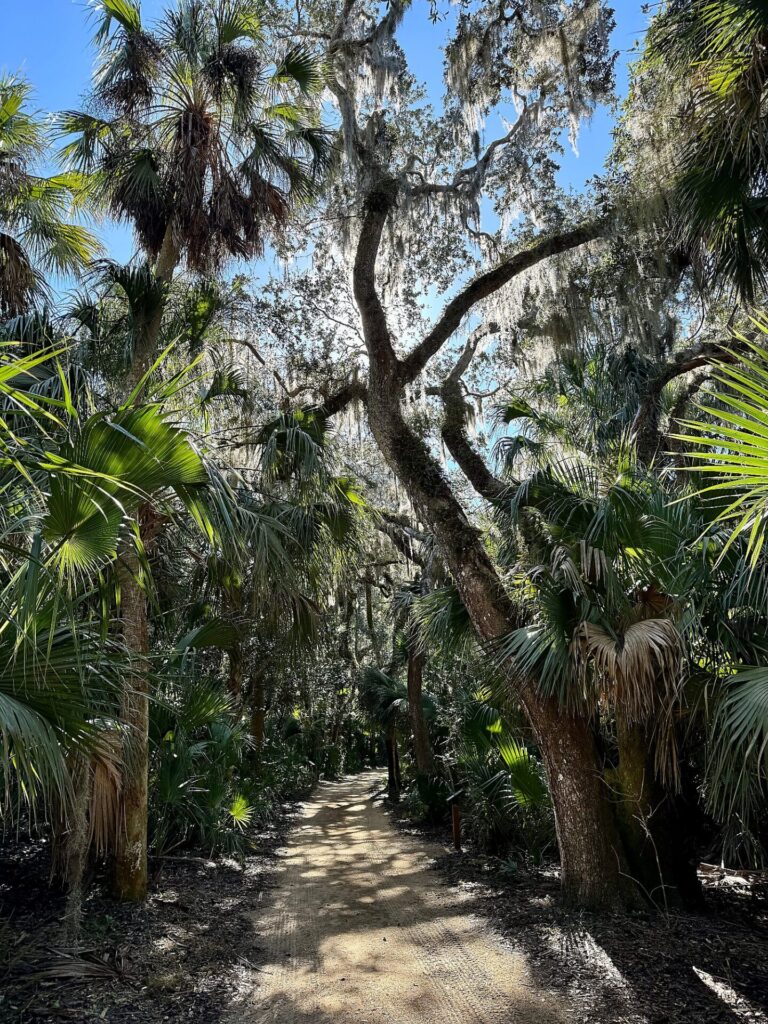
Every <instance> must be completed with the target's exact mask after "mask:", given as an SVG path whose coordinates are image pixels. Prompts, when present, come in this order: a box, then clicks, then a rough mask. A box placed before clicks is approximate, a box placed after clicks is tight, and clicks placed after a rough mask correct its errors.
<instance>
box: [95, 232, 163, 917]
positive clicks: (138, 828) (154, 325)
mask: <svg viewBox="0 0 768 1024" xmlns="http://www.w3.org/2000/svg"><path fill="white" fill-rule="evenodd" d="M179 256H180V254H179V249H178V247H177V245H176V243H175V241H174V237H173V231H172V229H171V227H170V225H169V227H168V228H167V230H166V233H165V237H164V239H163V245H162V247H161V250H160V253H159V255H158V258H157V260H156V263H155V267H154V271H155V276H156V277H157V278H158V279H159V280H160V281H162V282H163V284H164V285H169V284H170V282H171V279H172V278H173V274H174V271H175V269H176V267H177V265H178V262H179ZM164 310H165V302H161V303H159V304H158V309H157V312H156V313H155V315H154V317H153V318H152V320H151V321H150V322H149V323H148V324H147V326H146V328H145V330H144V332H143V334H142V336H141V337H140V338H139V339H138V343H137V346H136V348H135V349H134V352H133V358H132V361H131V365H130V366H129V368H128V372H127V374H126V381H125V384H126V390H127V391H128V393H129V394H130V393H131V392H133V391H134V390H136V387H137V385H138V383H139V381H140V380H141V378H142V377H143V376H144V374H145V373H146V372H147V370H148V369H149V368H150V366H151V365H152V360H153V359H154V357H155V352H156V349H157V343H158V339H159V337H160V329H161V325H162V318H163V312H164ZM138 526H139V530H140V531H141V526H142V524H141V515H139V517H138ZM142 539H143V540H145V539H146V538H144V537H143V536H142ZM145 546H146V545H145ZM116 574H117V580H118V583H119V585H120V605H121V607H120V619H121V630H122V636H123V643H124V644H125V647H126V649H127V650H128V651H129V653H130V656H131V658H132V660H133V662H134V665H133V673H132V678H131V682H130V684H129V685H128V686H127V687H126V689H125V690H124V692H123V697H122V709H121V721H122V724H123V726H124V728H125V729H126V730H127V732H128V737H127V738H128V746H127V753H128V758H127V760H126V763H125V764H124V767H123V783H122V807H123V828H122V830H121V833H120V836H119V838H118V844H117V852H116V856H115V864H114V871H113V878H112V886H113V889H114V892H115V894H116V895H117V896H118V897H119V898H120V899H123V900H127V901H138V900H143V899H144V898H145V897H146V895H147V814H148V793H149V790H148V786H149V677H148V672H147V668H148V665H147V657H148V655H149V614H148V608H147V599H146V594H145V593H144V590H143V588H142V586H141V584H140V582H139V556H138V553H137V551H136V548H135V546H134V544H133V541H132V540H128V541H126V542H124V543H123V545H122V547H121V551H120V553H119V555H118V559H117V563H116Z"/></svg>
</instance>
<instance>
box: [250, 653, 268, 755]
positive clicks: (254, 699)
mask: <svg viewBox="0 0 768 1024" xmlns="http://www.w3.org/2000/svg"><path fill="white" fill-rule="evenodd" d="M265 698H266V691H265V687H264V672H263V671H259V670H257V671H256V672H254V674H253V675H252V676H251V736H252V737H253V746H254V749H255V751H256V758H257V759H258V758H259V757H260V756H261V751H262V748H263V746H264V724H265V720H266V708H265Z"/></svg>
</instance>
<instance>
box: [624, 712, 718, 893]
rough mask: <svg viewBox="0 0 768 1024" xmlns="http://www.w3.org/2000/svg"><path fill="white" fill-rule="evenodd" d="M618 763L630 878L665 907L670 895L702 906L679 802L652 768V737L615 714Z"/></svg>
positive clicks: (698, 884) (700, 890) (693, 861)
mask: <svg viewBox="0 0 768 1024" xmlns="http://www.w3.org/2000/svg"><path fill="white" fill-rule="evenodd" d="M616 738H617V743H618V749H619V765H618V769H617V772H616V779H617V783H618V789H619V791H620V795H621V799H620V801H619V802H618V805H617V813H618V820H619V827H620V830H621V833H622V839H623V841H624V847H625V849H626V851H627V861H628V864H629V868H630V870H631V872H632V874H633V876H634V877H635V878H636V879H637V880H638V881H639V883H640V885H641V886H642V888H643V891H644V892H645V893H646V895H647V896H648V898H649V899H650V900H652V901H653V902H654V903H656V904H657V905H661V906H664V907H666V905H667V900H668V895H669V893H670V892H673V893H674V894H676V895H678V896H679V897H680V899H681V900H682V902H683V903H684V904H685V905H686V906H688V907H690V908H691V909H699V908H701V906H702V904H703V894H702V889H701V883H700V882H699V878H698V875H697V872H696V860H695V857H694V856H693V853H694V851H693V850H692V849H690V848H689V846H690V844H689V841H688V835H689V834H690V833H689V830H688V829H686V828H684V827H683V825H684V821H685V816H684V814H683V813H682V808H681V807H680V806H679V799H678V798H676V797H675V796H674V795H673V794H671V793H667V792H665V790H664V787H663V786H662V785H661V784H660V783H659V781H658V779H657V777H656V773H655V771H654V768H653V763H652V761H653V746H652V742H653V741H652V737H651V735H650V734H649V730H648V728H647V727H646V726H645V725H643V724H642V723H635V722H633V723H629V722H627V721H626V720H625V719H624V717H623V716H621V715H619V716H617V721H616Z"/></svg>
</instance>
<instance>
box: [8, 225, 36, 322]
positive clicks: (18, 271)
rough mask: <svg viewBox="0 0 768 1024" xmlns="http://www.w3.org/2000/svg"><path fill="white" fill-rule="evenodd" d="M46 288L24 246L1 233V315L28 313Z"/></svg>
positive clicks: (10, 315)
mask: <svg viewBox="0 0 768 1024" xmlns="http://www.w3.org/2000/svg"><path fill="white" fill-rule="evenodd" d="M43 287H44V286H43V279H42V277H41V275H40V273H39V272H38V271H36V270H35V268H34V267H33V266H32V263H31V261H30V259H29V256H28V254H27V253H26V252H25V250H24V247H23V245H22V244H21V243H20V242H19V241H18V239H16V238H14V237H13V235H10V234H6V233H5V232H2V231H0V314H2V315H3V316H7V317H12V316H18V315H19V314H21V313H24V312H26V310H28V309H29V308H30V306H31V305H32V303H33V301H34V298H35V296H36V295H37V294H39V293H40V292H41V291H42V290H43Z"/></svg>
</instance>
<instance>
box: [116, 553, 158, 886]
mask: <svg viewBox="0 0 768 1024" xmlns="http://www.w3.org/2000/svg"><path fill="white" fill-rule="evenodd" d="M117 578H118V581H119V583H120V621H121V626H122V636H123V643H124V644H125V646H126V648H127V649H128V651H129V652H130V654H131V657H132V665H131V676H130V680H129V681H128V683H127V685H126V686H125V688H124V690H123V696H122V707H121V715H120V717H121V721H122V723H123V728H124V729H125V731H126V735H125V739H124V744H123V757H124V764H123V782H122V793H121V798H122V816H121V818H122V820H121V822H120V829H119V834H118V841H117V852H116V855H115V864H114V875H113V887H114V891H115V895H116V896H117V897H118V898H119V899H121V900H129V901H138V900H143V899H144V898H145V897H146V895H147V794H148V782H149V778H148V776H149V677H148V664H147V656H148V654H149V624H148V616H147V599H146V595H145V593H144V590H143V588H142V586H141V584H140V582H139V556H138V553H137V551H136V548H135V547H134V545H133V543H131V542H127V543H125V544H124V545H123V547H122V550H121V552H120V554H119V556H118V559H117Z"/></svg>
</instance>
